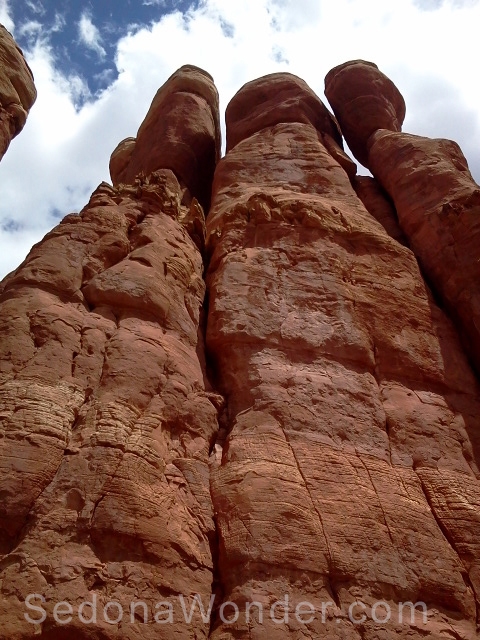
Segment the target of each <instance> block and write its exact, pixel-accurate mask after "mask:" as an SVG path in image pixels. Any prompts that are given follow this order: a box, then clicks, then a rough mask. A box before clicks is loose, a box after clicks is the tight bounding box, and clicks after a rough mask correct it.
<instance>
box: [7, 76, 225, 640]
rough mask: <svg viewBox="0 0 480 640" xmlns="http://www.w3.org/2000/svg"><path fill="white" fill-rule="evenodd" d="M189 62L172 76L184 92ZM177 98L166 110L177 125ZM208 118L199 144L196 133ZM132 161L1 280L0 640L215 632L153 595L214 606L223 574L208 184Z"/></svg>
mask: <svg viewBox="0 0 480 640" xmlns="http://www.w3.org/2000/svg"><path fill="white" fill-rule="evenodd" d="M182 73H183V72H182V70H180V71H179V72H178V73H177V74H176V75H175V76H174V77H173V80H171V81H169V82H167V84H166V86H165V87H164V88H163V93H164V94H165V93H167V94H170V96H171V98H172V101H173V103H174V104H178V100H177V99H176V94H175V92H174V91H173V90H172V83H173V89H175V87H176V86H177V83H178V81H179V78H180V80H181V79H182ZM189 73H190V70H187V72H186V75H187V76H188V74H189ZM195 73H196V77H197V80H196V82H197V85H196V86H197V87H199V91H200V89H201V86H202V82H204V85H205V87H206V89H205V92H207V91H210V92H211V91H212V83H211V81H210V80H209V79H208V78H207V77H206V76H203V75H202V74H201V72H195ZM203 79H204V80H203ZM180 84H181V83H180ZM167 103H168V100H165V101H163V102H161V104H160V105H159V107H158V108H159V110H160V111H161V112H162V113H166V114H167V115H165V116H164V118H165V119H164V120H163V121H162V122H163V126H164V128H165V129H167V130H168V129H169V127H170V116H169V110H168V108H167V107H168V104H167ZM157 115H158V114H157V113H156V110H155V105H154V107H152V109H151V110H150V112H149V118H151V119H155V118H156V117H157ZM210 115H211V114H210V113H209V112H208V110H207V116H206V117H207V119H208V117H210ZM217 117H218V116H217ZM190 118H191V119H190V121H189V122H187V123H185V127H186V135H185V136H184V137H183V140H184V145H185V149H186V151H185V155H186V156H187V155H188V156H189V157H191V158H195V159H196V161H197V162H198V163H199V164H201V165H202V166H203V167H204V169H205V171H206V170H207V168H208V170H209V171H210V173H212V172H213V167H214V162H215V154H216V153H218V148H217V147H216V145H217V142H218V140H217V138H216V136H215V135H213V133H212V136H211V139H210V141H209V143H208V144H207V143H206V134H205V133H204V130H203V124H204V120H205V117H204V114H200V116H199V117H198V118H197V114H196V113H192V114H191V115H190ZM197 120H198V121H197ZM197 124H198V130H199V131H201V132H202V133H201V136H200V139H198V138H197V137H195V136H190V133H191V131H192V130H194V129H195V128H196V127H197ZM173 126H175V127H176V128H177V135H178V136H179V137H182V133H181V131H180V130H179V122H178V120H174V122H173V124H172V127H173ZM197 142H198V143H199V144H198V145H197ZM137 145H141V138H140V137H139V141H138V142H137ZM212 149H213V150H214V153H213V157H212ZM187 152H188V153H187ZM135 162H136V166H137V168H138V171H139V176H138V177H137V178H133V177H132V178H131V179H130V184H128V185H126V184H118V185H117V186H116V187H113V188H112V187H111V186H109V185H107V184H105V183H104V184H102V185H100V187H99V188H98V189H97V190H96V191H95V192H94V194H93V195H92V197H91V199H90V202H89V203H88V205H87V206H86V207H85V208H84V209H83V211H82V212H81V213H80V215H68V216H66V217H65V218H64V219H63V220H62V222H61V223H60V224H59V225H58V226H57V227H56V228H55V229H54V230H53V231H52V232H51V233H49V234H48V235H47V236H46V237H45V238H44V239H43V240H42V242H40V243H39V244H38V245H36V246H35V247H34V248H33V249H32V251H31V253H30V254H29V256H28V257H27V259H26V260H25V262H24V263H23V264H22V265H21V266H20V267H19V268H18V269H17V270H16V271H15V272H14V273H13V274H11V275H10V276H9V277H8V278H7V279H6V281H4V283H3V293H2V297H1V302H0V331H1V335H2V339H1V342H0V349H1V385H0V406H1V408H0V412H1V416H2V427H3V429H2V440H1V448H0V465H1V469H2V476H1V488H0V495H1V503H0V509H1V511H0V531H1V550H2V553H3V554H4V555H3V558H2V560H1V572H0V620H1V622H2V624H1V625H0V638H2V639H7V638H8V639H9V640H15V639H25V638H32V637H36V634H38V633H39V631H40V630H41V632H42V633H41V636H42V638H43V637H45V638H50V639H58V638H75V639H76V640H82V639H83V638H102V639H105V638H138V634H139V633H140V632H139V630H138V629H139V626H140V628H141V634H142V637H143V638H154V637H155V638H157V637H158V633H159V631H158V630H159V628H160V629H162V630H163V631H162V633H163V635H162V637H163V638H179V637H181V638H200V637H206V636H207V635H208V630H209V623H208V620H207V622H206V623H204V622H202V620H201V618H200V615H199V613H198V611H197V612H196V613H195V615H194V616H193V622H192V623H191V624H187V622H186V621H185V620H182V618H181V611H180V610H179V609H180V605H179V604H178V602H177V603H176V605H177V606H176V611H175V624H166V625H163V626H162V627H159V625H158V624H156V623H155V621H154V615H155V614H156V613H158V610H155V603H157V602H159V601H162V600H168V599H169V598H172V597H173V596H175V597H176V596H178V594H182V595H183V596H184V597H185V601H186V606H187V608H189V607H190V602H189V598H190V596H191V594H195V593H198V594H200V595H201V596H202V598H204V599H205V600H206V602H207V603H208V599H209V597H210V593H211V583H212V579H213V578H212V576H213V558H212V551H211V548H210V545H211V544H212V543H213V541H214V524H213V520H212V505H211V499H210V492H209V475H208V455H209V448H210V445H211V442H212V439H213V437H214V435H215V434H216V430H217V419H216V416H217V409H218V407H219V406H220V402H221V398H219V397H218V396H216V395H215V394H213V393H212V392H211V390H210V388H209V387H208V384H207V382H206V378H205V370H204V365H203V364H202V354H201V352H202V342H201V340H202V337H201V333H200V335H199V324H200V321H199V314H200V309H201V306H202V304H203V298H204V292H205V284H204V281H203V278H202V271H203V263H202V257H201V254H200V251H199V249H198V247H197V246H196V243H200V240H202V241H203V237H201V236H202V235H203V233H204V219H203V211H202V208H201V206H200V205H199V204H198V202H197V200H196V199H195V197H193V199H192V196H195V195H198V194H197V193H196V191H195V184H189V185H188V186H189V187H190V188H191V189H192V193H191V194H187V193H186V189H185V187H180V185H179V182H178V180H177V177H176V176H175V175H174V173H173V172H172V171H171V170H170V169H164V168H162V162H163V163H164V161H163V160H162V157H160V156H159V157H157V158H156V160H152V157H151V156H148V155H147V157H146V162H147V163H148V164H147V165H146V166H145V167H143V166H142V165H141V158H140V157H139V156H138V154H137V155H135ZM178 162H180V161H178ZM164 164H165V163H164ZM179 166H180V165H179V164H177V165H176V166H175V170H177V171H178V173H179V174H180V173H181V171H180V169H179ZM179 177H180V178H183V177H184V176H180V175H179ZM202 189H204V185H202ZM189 233H190V234H191V235H192V237H193V239H192V238H191V237H190V235H189ZM199 340H200V341H199ZM197 350H199V352H200V358H199V356H198V355H197ZM29 594H40V595H42V596H43V597H44V598H45V602H44V603H43V606H44V608H45V611H46V620H45V621H44V622H43V624H42V625H40V626H39V625H35V624H31V623H29V622H28V621H27V620H26V619H25V617H24V614H25V613H27V614H29V615H30V618H32V619H34V620H39V619H40V618H41V611H40V613H39V612H38V611H34V610H32V609H28V608H27V607H26V604H25V598H27V597H28V596H29ZM93 598H96V599H97V601H98V607H97V609H98V612H97V622H96V623H94V624H89V625H88V624H84V623H82V621H81V619H79V616H78V615H77V610H78V608H79V606H80V605H81V603H82V602H84V601H88V602H93ZM63 600H65V601H67V602H68V603H70V605H71V606H72V607H73V609H74V615H73V618H72V620H71V622H70V623H69V624H68V625H67V626H62V624H61V623H57V622H56V621H55V618H54V606H55V604H56V603H58V602H60V601H63ZM109 601H115V602H118V603H120V605H121V606H122V607H123V609H124V611H125V614H124V618H123V621H122V622H121V623H120V624H109V623H108V621H106V620H105V615H104V613H103V607H104V606H105V605H106V604H107V603H108V602H109ZM135 601H142V602H144V603H145V606H146V608H147V610H146V616H147V619H148V624H145V625H144V624H143V623H141V621H142V620H143V616H144V611H143V605H140V606H139V607H138V608H137V612H136V615H137V622H136V624H131V622H130V609H129V608H130V606H131V603H132V602H135ZM33 603H34V604H36V605H37V606H38V605H41V604H42V602H41V601H40V600H39V599H35V600H34V601H33V602H32V604H33ZM164 612H165V609H164ZM84 613H85V617H87V618H89V617H90V615H91V611H90V610H89V608H88V607H86V609H85V611H84ZM166 613H167V614H168V610H167V611H166ZM117 616H118V608H117V607H116V605H113V606H111V608H110V609H107V617H108V618H110V619H113V620H115V618H117ZM66 617H67V618H68V616H65V615H64V616H62V617H61V620H62V619H63V620H64V619H65V618H66ZM161 619H162V618H161ZM163 619H165V615H164V616H163Z"/></svg>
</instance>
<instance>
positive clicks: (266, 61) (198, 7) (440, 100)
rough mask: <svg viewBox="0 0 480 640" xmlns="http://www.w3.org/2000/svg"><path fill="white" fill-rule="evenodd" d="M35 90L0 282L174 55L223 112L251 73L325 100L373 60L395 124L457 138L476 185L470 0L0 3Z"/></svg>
mask: <svg viewBox="0 0 480 640" xmlns="http://www.w3.org/2000/svg"><path fill="white" fill-rule="evenodd" d="M0 22H1V23H3V24H4V25H5V26H6V27H7V28H8V29H9V30H10V31H11V32H12V33H13V35H14V36H15V38H16V40H17V41H18V42H19V44H20V45H21V47H22V48H23V50H24V53H25V56H26V58H27V60H28V62H29V65H30V67H31V68H32V71H33V74H34V76H35V84H36V87H37V91H38V99H37V102H36V104H35V105H34V107H33V109H32V111H31V113H30V116H29V118H28V121H27V124H26V126H25V129H24V130H23V132H22V133H21V134H20V135H19V136H18V137H17V138H16V139H15V140H14V141H13V142H12V144H11V146H10V149H9V150H8V152H7V154H6V156H5V157H4V158H3V160H2V162H1V163H0V243H1V246H2V251H1V252H0V277H1V276H3V275H5V274H6V273H7V272H9V271H10V270H12V269H14V268H15V267H16V266H17V265H18V264H19V263H20V262H21V261H22V260H23V259H24V257H25V256H26V254H27V252H28V250H29V249H30V247H31V246H32V244H33V243H34V242H37V241H38V240H40V239H41V238H42V237H43V235H45V233H47V232H48V230H49V229H51V228H52V227H53V226H54V225H55V224H57V223H58V222H59V220H60V219H61V218H62V217H63V216H64V215H66V214H68V213H71V212H75V211H79V210H80V209H81V208H82V207H83V206H84V205H85V204H86V202H87V201H88V198H89V195H90V193H91V192H92V191H93V189H95V187H96V186H97V185H98V184H99V183H100V182H101V181H102V180H106V181H109V173H108V161H109V157H110V153H111V152H112V150H113V149H114V148H115V146H116V145H117V143H118V142H119V141H120V140H122V139H123V138H125V137H127V136H134V135H135V134H136V131H137V129H138V127H139V125H140V123H141V121H142V119H143V117H144V115H145V113H146V112H147V110H148V107H149V105H150V102H151V100H152V98H153V96H154V95H155V92H156V90H157V89H158V87H159V86H161V85H162V84H163V82H165V80H166V79H167V78H168V76H169V75H170V74H171V73H173V72H174V71H175V70H176V69H177V68H178V67H179V66H181V65H182V64H186V63H190V64H195V65H197V66H200V67H203V68H204V69H206V70H207V71H208V72H209V73H211V74H212V75H213V77H214V78H215V82H216V85H217V87H218V89H219V93H220V107H221V111H222V115H223V111H224V110H225V107H226V105H227V103H228V101H229V100H230V98H231V97H232V96H233V95H234V93H235V92H236V91H238V89H239V88H240V87H241V86H242V85H243V84H244V83H245V82H247V81H249V80H252V79H254V78H256V77H259V76H261V75H264V74H266V73H271V72H276V71H289V72H291V73H295V74H297V75H299V76H300V77H302V78H303V79H304V80H305V81H306V82H307V83H308V84H309V85H310V86H311V87H312V89H313V90H314V91H315V92H316V93H317V94H318V95H319V96H320V97H321V98H322V99H323V79H324V77H325V74H326V73H327V72H328V71H329V70H330V69H331V68H332V67H333V66H335V65H337V64H340V63H342V62H345V61H347V60H351V59H357V58H363V59H365V60H372V61H374V62H376V63H377V64H378V66H379V67H380V69H381V70H382V71H384V72H385V73H386V74H387V75H389V76H390V77H391V78H392V79H393V80H394V82H395V83H396V84H397V86H398V87H399V89H400V91H401V92H402V93H403V95H404V97H405V100H406V103H407V118H406V121H405V125H404V130H405V131H409V132H411V133H417V134H421V135H428V136H432V137H446V138H451V139H453V140H456V141H457V142H458V143H459V144H460V146H461V147H462V149H463V151H464V153H465V155H466V157H467V160H468V161H469V164H470V168H471V170H472V173H473V174H474V176H475V178H476V179H477V181H480V83H479V82H478V80H477V78H478V68H477V67H478V45H477V42H478V25H479V24H480V0H402V1H401V2H399V1H398V0H242V1H241V2H234V1H233V0H197V1H196V2H194V3H190V2H188V1H185V0H180V1H175V0H143V2H142V0H136V1H134V0H130V1H129V0H102V1H101V2H93V1H92V2H78V1H74V0H58V1H57V2H52V1H50V0H48V1H47V0H0Z"/></svg>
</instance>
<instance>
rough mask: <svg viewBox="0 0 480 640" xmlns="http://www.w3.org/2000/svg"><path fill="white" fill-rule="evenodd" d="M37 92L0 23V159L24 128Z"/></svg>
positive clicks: (30, 74) (24, 62) (22, 59)
mask: <svg viewBox="0 0 480 640" xmlns="http://www.w3.org/2000/svg"><path fill="white" fill-rule="evenodd" d="M36 97H37V92H36V89H35V85H34V84H33V75H32V72H31V70H30V67H29V66H28V64H27V63H26V61H25V58H24V57H23V54H22V52H21V50H20V49H19V48H18V46H17V45H16V43H15V40H14V39H13V38H12V36H11V35H10V33H9V32H8V31H7V30H6V29H5V27H4V26H3V25H0V160H1V159H2V157H3V156H4V155H5V152H6V150H7V149H8V146H9V144H10V141H11V140H12V138H14V137H15V136H16V135H17V134H18V133H20V131H21V130H22V129H23V127H24V125H25V122H26V120H27V116H28V112H29V111H30V109H31V107H32V105H33V103H34V102H35V99H36Z"/></svg>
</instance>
